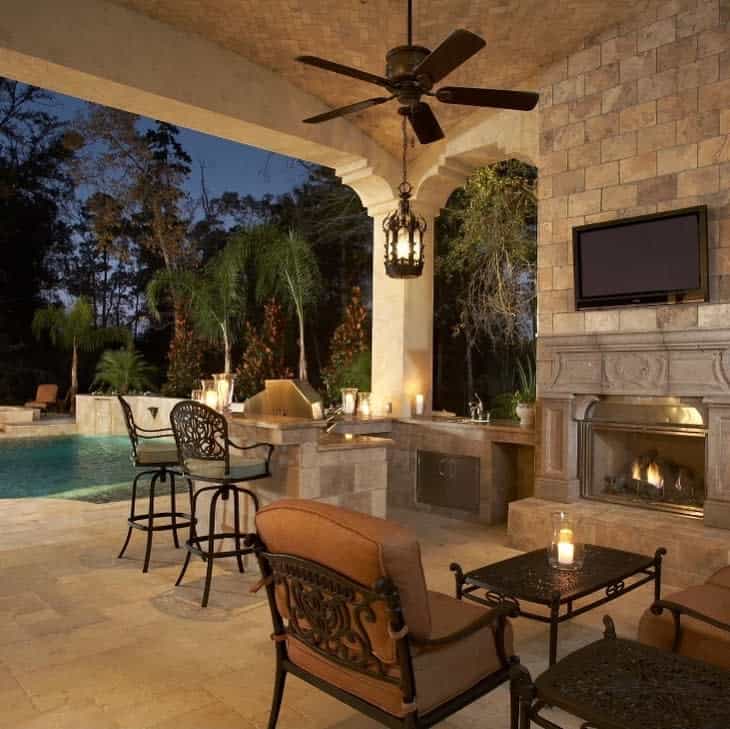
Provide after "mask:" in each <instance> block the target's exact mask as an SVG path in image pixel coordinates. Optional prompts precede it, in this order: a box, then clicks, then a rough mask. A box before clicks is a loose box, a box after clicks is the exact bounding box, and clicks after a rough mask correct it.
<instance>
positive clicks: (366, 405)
mask: <svg viewBox="0 0 730 729" xmlns="http://www.w3.org/2000/svg"><path fill="white" fill-rule="evenodd" d="M357 412H358V414H359V415H361V416H362V417H363V418H369V417H370V416H371V415H372V405H371V402H370V393H369V392H358V393H357Z"/></svg>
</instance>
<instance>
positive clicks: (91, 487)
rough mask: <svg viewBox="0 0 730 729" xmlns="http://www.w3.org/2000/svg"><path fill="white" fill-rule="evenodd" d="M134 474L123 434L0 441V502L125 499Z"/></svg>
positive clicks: (127, 445)
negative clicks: (36, 498) (39, 498)
mask: <svg viewBox="0 0 730 729" xmlns="http://www.w3.org/2000/svg"><path fill="white" fill-rule="evenodd" d="M134 473H135V470H134V468H133V466H132V463H131V462H130V460H129V438H127V437H126V436H123V437H122V436H119V437H117V436H103V437H96V436H85V435H70V436H57V437H52V438H17V439H9V440H0V499H8V498H11V499H12V498H21V497H25V496H56V497H61V498H82V499H84V500H92V501H109V500H113V499H112V497H110V494H112V493H114V494H116V496H115V497H114V498H127V497H128V496H129V494H130V486H131V482H132V479H133V478H134ZM120 492H121V493H120ZM105 494H106V496H105Z"/></svg>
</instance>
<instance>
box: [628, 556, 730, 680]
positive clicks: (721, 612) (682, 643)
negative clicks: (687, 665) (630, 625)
mask: <svg viewBox="0 0 730 729" xmlns="http://www.w3.org/2000/svg"><path fill="white" fill-rule="evenodd" d="M639 640H640V641H641V642H642V643H647V644H649V645H653V646H656V647H657V648H663V649H665V650H670V651H672V652H673V653H679V654H681V655H684V656H689V657H690V658H698V659H699V660H702V661H705V662H706V663H713V664H715V665H717V666H720V667H721V668H726V669H730V567H723V568H722V569H720V570H718V571H717V572H715V573H714V574H713V575H711V576H710V577H709V578H708V579H707V581H706V582H705V583H704V584H701V585H692V586H691V587H688V588H687V589H686V590H682V591H681V592H675V593H674V594H672V595H668V596H667V598H666V599H664V600H656V601H655V602H654V603H653V604H652V606H651V607H650V608H649V609H648V610H647V611H646V612H645V613H644V615H643V616H642V618H641V620H640V622H639Z"/></svg>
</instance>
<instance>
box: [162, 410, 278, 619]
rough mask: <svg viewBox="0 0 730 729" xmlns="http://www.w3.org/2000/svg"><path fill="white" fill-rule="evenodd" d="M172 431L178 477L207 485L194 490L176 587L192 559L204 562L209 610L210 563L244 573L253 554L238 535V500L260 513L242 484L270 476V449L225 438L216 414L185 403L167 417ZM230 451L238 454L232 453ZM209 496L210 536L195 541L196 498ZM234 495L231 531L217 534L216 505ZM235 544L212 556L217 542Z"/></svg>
mask: <svg viewBox="0 0 730 729" xmlns="http://www.w3.org/2000/svg"><path fill="white" fill-rule="evenodd" d="M170 422H171V424H172V431H173V433H174V435H175V442H176V443H177V450H178V459H179V463H180V466H181V468H182V472H183V474H184V475H185V477H186V478H188V479H189V480H192V481H198V482H203V483H209V484H211V485H210V486H202V487H200V488H194V489H193V496H192V516H193V519H192V522H193V523H192V524H191V526H190V537H189V539H188V540H187V542H186V543H185V547H186V549H187V554H186V555H185V562H184V563H183V566H182V570H181V571H180V576H179V577H178V578H177V582H176V583H175V585H179V584H180V583H181V582H182V579H183V577H184V576H185V571H186V570H187V568H188V564H189V563H190V556H191V555H192V554H196V555H197V556H198V557H200V558H201V559H202V560H203V561H204V562H206V573H205V588H204V589H203V599H202V602H201V605H202V607H206V606H207V605H208V597H209V596H210V583H211V580H212V578H213V562H214V561H215V560H216V559H221V558H223V557H235V558H236V561H237V562H238V570H239V572H243V571H244V566H243V559H242V558H243V556H244V555H246V554H250V553H252V552H253V548H252V547H251V546H246V544H247V543H248V540H247V537H248V536H249V534H247V533H246V532H242V531H241V523H240V518H241V505H240V499H241V496H244V497H248V498H249V499H250V500H251V503H252V504H253V508H254V512H258V509H259V500H258V496H257V495H256V494H255V493H254V491H252V490H251V489H249V488H245V487H243V486H240V485H239V484H241V483H247V482H249V481H255V480H258V479H261V478H270V477H271V469H270V466H271V454H272V453H273V451H274V446H272V445H271V444H269V443H253V444H251V445H245V446H244V445H239V444H237V443H234V442H233V441H232V440H231V439H230V438H229V436H228V423H227V422H226V419H225V418H224V417H223V415H221V414H220V413H219V412H217V411H216V410H213V409H212V408H209V407H208V406H207V405H203V404H202V403H199V402H195V401H193V400H185V401H183V402H179V403H178V404H177V405H175V407H174V408H173V409H172V411H171V412H170ZM231 448H233V449H235V450H237V451H239V452H240V455H239V454H235V453H234V454H231ZM254 449H263V450H264V451H265V454H262V457H258V458H257V457H255V456H253V455H248V454H247V453H245V452H247V451H253V450H254ZM204 493H209V494H210V496H211V500H210V510H209V515H208V533H207V534H204V535H202V536H198V534H197V533H196V529H195V523H196V514H197V503H198V499H199V498H200V496H201V495H202V494H204ZM231 494H232V495H233V531H231V532H223V531H220V532H217V531H216V524H215V519H216V508H217V506H218V500H219V499H222V500H223V501H228V499H229V498H230V496H231ZM225 539H230V540H233V543H234V545H235V546H234V548H233V549H227V550H226V549H220V550H218V551H216V540H219V541H222V540H225Z"/></svg>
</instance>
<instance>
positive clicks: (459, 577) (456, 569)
mask: <svg viewBox="0 0 730 729" xmlns="http://www.w3.org/2000/svg"><path fill="white" fill-rule="evenodd" d="M449 569H450V570H451V571H452V572H453V573H454V582H455V583H456V599H457V600H461V598H462V597H463V595H464V589H463V588H464V570H462V569H461V565H460V564H457V563H456V562H452V563H451V564H450V565H449Z"/></svg>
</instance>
